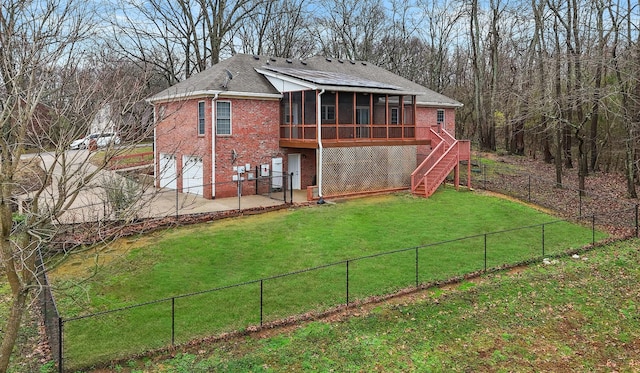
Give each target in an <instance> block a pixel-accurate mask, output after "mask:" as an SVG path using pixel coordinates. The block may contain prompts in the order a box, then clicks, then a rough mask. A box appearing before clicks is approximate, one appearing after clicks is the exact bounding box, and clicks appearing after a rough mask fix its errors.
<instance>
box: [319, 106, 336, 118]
mask: <svg viewBox="0 0 640 373" xmlns="http://www.w3.org/2000/svg"><path fill="white" fill-rule="evenodd" d="M329 108H333V118H329ZM320 111H321V112H322V113H321V116H320V117H321V119H322V120H323V121H325V120H327V121H329V120H330V121H335V120H336V105H332V104H324V105H320Z"/></svg>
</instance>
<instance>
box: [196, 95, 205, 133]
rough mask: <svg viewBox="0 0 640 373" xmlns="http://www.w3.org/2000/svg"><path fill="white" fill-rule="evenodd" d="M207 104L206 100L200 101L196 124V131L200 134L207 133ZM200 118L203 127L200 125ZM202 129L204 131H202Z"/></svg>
mask: <svg viewBox="0 0 640 373" xmlns="http://www.w3.org/2000/svg"><path fill="white" fill-rule="evenodd" d="M200 105H202V118H200ZM206 113H207V104H206V103H205V102H204V101H198V123H197V124H196V126H197V128H196V131H197V132H198V136H204V135H205V134H206V133H207V115H206ZM200 119H202V127H201V126H200ZM200 129H202V132H200Z"/></svg>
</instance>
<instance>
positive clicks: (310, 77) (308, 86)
mask: <svg viewBox="0 0 640 373" xmlns="http://www.w3.org/2000/svg"><path fill="white" fill-rule="evenodd" d="M259 72H261V73H262V74H263V75H265V76H266V77H267V78H268V79H269V80H270V81H271V83H272V84H273V85H274V86H275V87H276V88H278V90H280V92H281V93H282V100H281V104H280V113H281V118H280V146H281V147H289V148H316V147H318V144H319V142H321V144H322V146H323V147H340V146H375V145H420V144H428V143H429V140H427V139H426V137H427V134H426V131H427V129H426V128H420V127H416V94H415V93H414V92H408V91H405V90H403V89H402V88H399V87H395V86H392V85H389V84H386V83H381V82H375V81H371V80H366V79H362V78H355V77H353V76H350V75H346V74H342V73H336V72H325V71H310V70H301V69H293V68H273V67H272V68H264V69H261V70H259ZM318 123H320V124H321V125H320V126H319V127H320V128H318V125H317V124H318ZM421 131H422V132H425V133H421ZM318 139H320V141H319V140H318Z"/></svg>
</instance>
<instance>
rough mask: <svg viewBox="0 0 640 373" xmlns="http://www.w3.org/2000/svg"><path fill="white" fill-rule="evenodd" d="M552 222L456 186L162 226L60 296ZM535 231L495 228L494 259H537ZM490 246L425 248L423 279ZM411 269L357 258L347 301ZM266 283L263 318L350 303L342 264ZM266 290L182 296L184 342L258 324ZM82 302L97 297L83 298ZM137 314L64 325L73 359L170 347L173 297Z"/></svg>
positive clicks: (155, 292)
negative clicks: (420, 195)
mask: <svg viewBox="0 0 640 373" xmlns="http://www.w3.org/2000/svg"><path fill="white" fill-rule="evenodd" d="M550 220H553V219H552V218H550V217H549V216H547V215H544V214H542V213H539V212H537V211H534V210H531V209H529V208H526V207H524V206H522V205H520V204H517V203H513V202H509V201H505V200H502V199H499V198H494V197H484V196H478V195H476V194H472V193H457V192H453V191H450V190H446V191H442V192H440V193H437V194H436V195H435V196H434V197H433V198H431V199H429V200H424V199H416V198H413V197H410V196H407V195H400V196H385V197H378V198H368V199H361V200H354V201H349V202H348V203H345V204H339V205H334V206H323V207H321V208H310V209H301V210H295V211H283V212H279V213H275V214H266V215H261V216H251V217H245V218H240V219H230V220H226V221H219V222H214V223H213V224H204V225H199V226H194V227H188V228H182V229H176V230H172V231H168V232H164V233H162V234H158V235H156V236H154V238H152V240H151V241H152V242H151V243H147V244H146V245H144V247H142V248H139V249H135V250H133V251H132V252H131V253H130V254H129V255H128V256H127V257H126V258H124V259H123V260H116V261H113V262H112V263H110V264H109V265H106V266H104V267H103V268H102V269H101V270H100V271H99V274H98V275H97V276H96V277H95V278H94V279H93V280H92V282H91V283H89V284H88V285H87V284H83V286H84V289H83V290H80V291H78V290H77V289H76V291H77V292H76V293H75V294H72V295H73V296H74V298H73V299H71V298H69V297H67V298H66V299H63V298H61V297H59V298H58V303H59V305H61V306H62V308H63V309H64V311H63V312H66V314H65V316H66V317H68V315H69V314H70V313H73V312H82V310H83V309H85V308H88V311H90V310H91V309H104V308H109V309H111V308H115V307H118V306H121V305H123V304H126V303H137V302H141V301H146V300H153V299H157V298H161V297H167V296H172V295H178V294H183V293H187V292H191V291H200V290H205V289H209V288H213V287H217V286H225V285H230V284H234V283H239V282H243V281H247V280H253V279H257V278H260V277H266V276H271V275H276V274H280V273H284V272H289V271H294V270H299V269H302V268H308V267H312V266H317V265H321V264H326V263H329V262H335V261H339V260H345V259H349V258H354V257H359V256H362V255H367V254H372V253H379V252H382V251H388V250H395V249H401V248H406V247H413V246H416V245H422V244H428V243H434V242H439V241H442V240H450V239H453V238H457V237H462V236H468V235H474V234H479V233H483V232H491V231H496V230H502V229H509V228H514V227H520V226H523V225H530V224H535V223H541V222H548V221H550ZM539 237H540V228H539V227H536V228H534V229H531V230H524V231H516V232H510V233H509V234H505V235H498V236H489V237H488V238H487V241H488V245H489V257H488V264H489V266H493V265H496V266H497V265H500V264H502V263H504V262H509V261H518V260H523V259H525V258H529V257H535V256H539V255H540V254H541V253H540V250H539V246H540V242H539V241H540V238H539ZM545 237H546V239H545V241H546V247H547V250H548V251H551V250H555V251H556V252H557V251H559V250H562V249H566V248H567V247H568V246H569V245H571V244H574V245H576V244H579V243H582V244H584V243H588V242H590V240H591V232H590V230H588V229H582V228H576V227H575V226H571V225H569V224H565V223H559V224H553V225H550V226H548V227H547V228H546V231H545ZM553 244H556V245H555V249H553V248H554V245H553ZM482 247H483V237H475V238H473V239H471V240H465V241H461V242H454V243H450V244H448V245H443V246H437V247H428V248H425V249H421V252H420V257H421V263H423V264H421V266H420V280H421V281H432V280H436V279H439V280H442V279H446V278H448V277H450V276H452V275H457V274H461V273H467V272H470V271H474V270H478V269H481V268H482V265H483V250H482ZM74 264H76V263H74V262H73V260H72V261H71V265H72V266H73V265H74ZM414 267H415V259H414V252H413V251H410V252H406V253H399V254H394V255H392V256H385V257H380V258H376V259H368V260H363V261H357V262H354V263H352V265H351V266H350V276H349V277H350V299H351V300H353V299H354V297H362V296H366V295H371V294H380V293H383V292H388V291H393V290H397V289H398V288H400V287H404V286H410V285H411V284H412V283H413V281H414V275H413V271H414ZM265 284H266V285H265V316H266V320H265V321H270V320H274V319H277V318H280V317H286V316H288V315H292V314H295V313H301V312H305V311H309V310H311V309H323V308H324V307H327V306H330V305H335V304H339V303H341V302H343V300H344V267H343V266H338V267H333V268H329V269H326V270H323V271H319V272H311V273H309V274H304V275H298V276H296V277H295V279H293V280H292V278H287V279H286V281H285V280H274V281H269V282H268V283H267V282H265ZM85 291H86V293H85ZM258 294H259V288H257V287H256V286H253V287H247V288H243V289H238V290H233V291H225V292H220V293H216V294H214V295H203V296H198V297H194V298H189V299H186V300H178V301H176V312H177V315H178V318H177V320H176V328H177V331H178V334H177V336H176V338H177V340H178V342H186V341H187V340H189V339H190V338H194V337H195V336H197V335H203V336H204V335H210V334H215V333H217V332H220V331H224V330H230V329H229V328H231V329H234V328H243V327H246V326H247V325H255V324H256V323H258V321H259V320H258V319H257V317H258V312H257V310H259V304H257V303H256V301H258V299H259V297H258ZM87 295H89V297H87ZM70 299H71V300H70ZM80 299H85V300H86V299H90V300H91V303H84V302H79V303H78V302H77V301H78V300H80ZM139 310H140V312H138V309H135V310H132V311H130V312H129V311H128V312H126V313H121V314H118V315H114V317H115V319H114V318H113V317H112V316H109V317H105V318H104V319H101V318H97V319H87V320H81V321H78V322H75V321H74V322H71V323H68V324H65V325H66V336H67V337H66V341H67V344H66V347H67V348H66V352H65V354H66V359H67V363H69V364H70V366H75V365H76V364H80V365H82V364H83V363H82V362H85V364H86V362H91V361H92V362H98V361H104V360H105V359H106V360H108V359H112V358H115V357H118V356H123V355H122V354H123V353H124V354H125V355H124V356H126V353H127V351H128V353H132V352H140V351H142V350H143V349H145V348H153V347H161V346H166V345H167V344H168V343H169V339H167V338H169V336H170V332H169V331H170V330H171V327H170V318H169V317H168V316H170V314H171V313H170V312H171V311H170V310H171V305H170V304H169V303H167V302H164V303H161V304H158V305H152V306H148V307H145V308H144V309H139ZM202 310H207V312H205V313H203V312H202ZM85 312H86V311H85ZM141 325H144V328H142V329H141V328H140V326H141ZM129 326H131V328H129ZM114 328H115V329H114ZM114 333H115V334H114ZM114 336H115V339H114ZM123 340H126V341H127V344H123V343H122V341H123ZM123 347H124V350H123Z"/></svg>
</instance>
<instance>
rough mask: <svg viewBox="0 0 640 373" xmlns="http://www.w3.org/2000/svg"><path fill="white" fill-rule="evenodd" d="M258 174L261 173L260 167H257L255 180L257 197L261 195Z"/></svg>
mask: <svg viewBox="0 0 640 373" xmlns="http://www.w3.org/2000/svg"><path fill="white" fill-rule="evenodd" d="M258 172H260V166H256V178H255V181H256V196H257V195H258V194H259V193H258V178H259V177H260V176H259V175H260V174H259V173H258Z"/></svg>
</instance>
